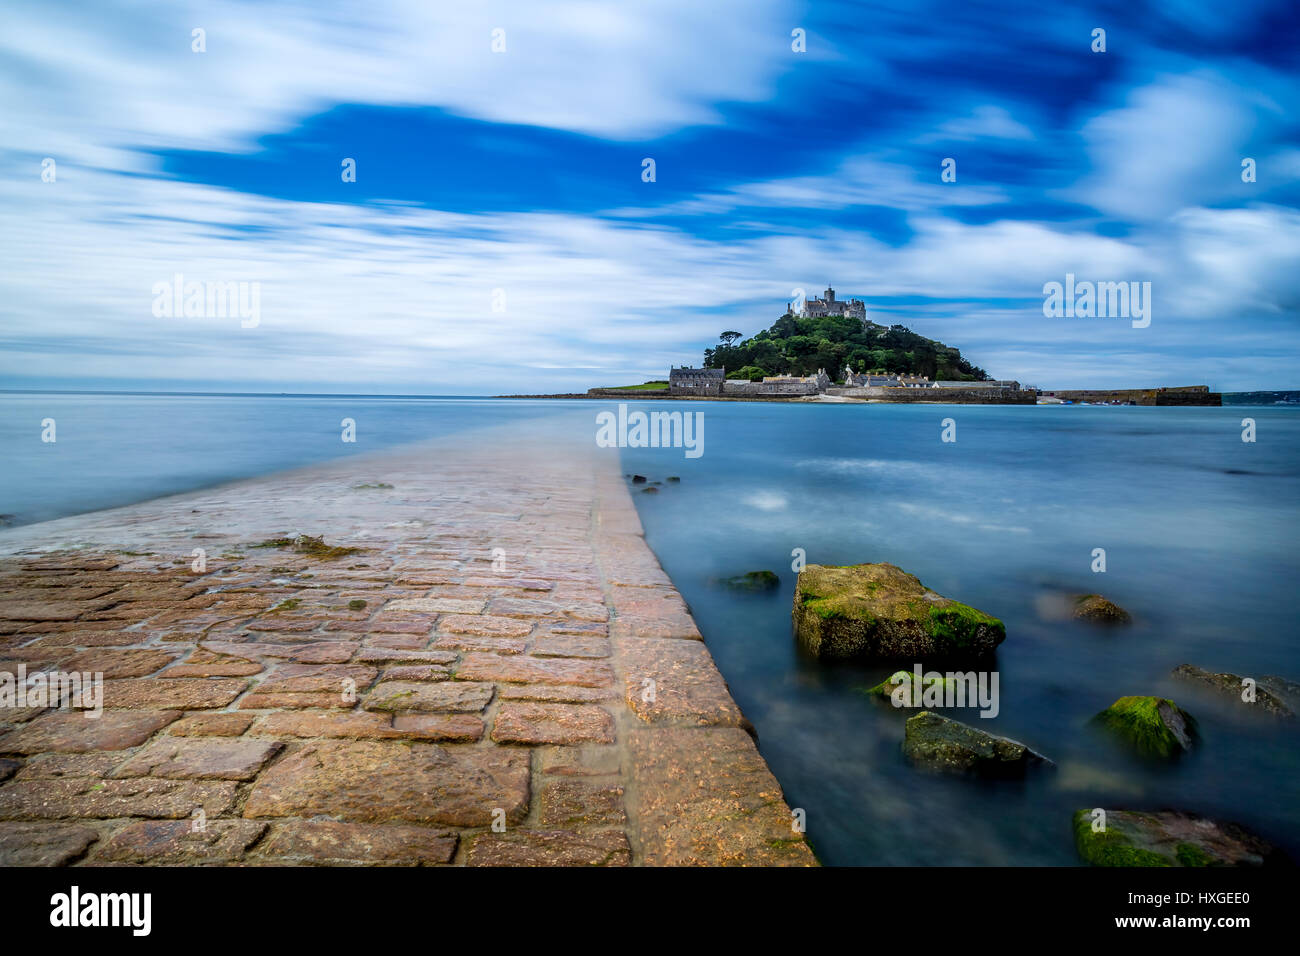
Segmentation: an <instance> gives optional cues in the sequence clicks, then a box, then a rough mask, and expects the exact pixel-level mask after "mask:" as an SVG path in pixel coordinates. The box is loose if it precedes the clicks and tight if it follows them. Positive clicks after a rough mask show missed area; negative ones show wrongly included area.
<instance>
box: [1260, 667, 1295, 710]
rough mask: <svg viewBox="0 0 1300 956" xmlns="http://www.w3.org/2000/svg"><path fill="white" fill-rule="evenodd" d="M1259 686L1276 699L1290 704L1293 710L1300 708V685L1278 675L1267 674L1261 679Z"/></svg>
mask: <svg viewBox="0 0 1300 956" xmlns="http://www.w3.org/2000/svg"><path fill="white" fill-rule="evenodd" d="M1259 686H1260V687H1262V688H1264V689H1265V690H1266V691H1268V692H1269V693H1270V694H1272V695H1273V696H1274V697H1276V698H1278V699H1279V700H1281V701H1283V702H1285V703H1286V704H1288V705H1289V706H1290V707H1291V708H1292V709H1293V710H1294V709H1297V708H1300V684H1297V683H1296V682H1295V681H1293V680H1287V679H1286V678H1285V677H1278V676H1277V675H1276V674H1265V675H1264V676H1263V677H1261V678H1260V679H1259Z"/></svg>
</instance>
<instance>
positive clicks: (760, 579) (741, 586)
mask: <svg viewBox="0 0 1300 956" xmlns="http://www.w3.org/2000/svg"><path fill="white" fill-rule="evenodd" d="M721 583H722V585H723V587H728V588H731V589H732V590H733V591H775V590H776V589H777V588H778V587H780V586H781V579H780V578H779V577H777V576H776V572H774V571H746V572H745V573H744V574H737V575H736V576H735V577H730V578H723V579H722V582H721Z"/></svg>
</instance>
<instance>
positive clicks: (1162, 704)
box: [1092, 697, 1196, 760]
mask: <svg viewBox="0 0 1300 956" xmlns="http://www.w3.org/2000/svg"><path fill="white" fill-rule="evenodd" d="M1092 722H1093V723H1094V724H1095V725H1097V726H1099V727H1101V728H1103V729H1105V730H1107V731H1109V732H1110V733H1112V734H1114V735H1115V736H1116V737H1118V738H1119V739H1121V740H1123V741H1124V742H1125V743H1127V744H1128V745H1129V746H1131V747H1132V748H1133V749H1134V750H1136V751H1137V752H1138V753H1139V754H1141V755H1142V756H1144V757H1158V758H1161V759H1166V760H1167V759H1170V758H1173V757H1177V756H1179V755H1180V754H1182V753H1183V752H1184V751H1187V750H1191V749H1192V745H1193V743H1194V742H1195V740H1196V721H1195V720H1194V719H1193V718H1192V715H1191V714H1189V713H1187V711H1185V710H1183V709H1182V708H1181V707H1179V706H1178V705H1177V704H1175V703H1174V702H1173V701H1172V700H1169V699H1168V698H1165V697H1121V698H1120V699H1119V700H1117V701H1115V703H1113V704H1111V705H1110V706H1109V707H1107V708H1106V709H1105V710H1103V711H1102V712H1101V713H1099V714H1098V715H1097V716H1096V717H1094V718H1092Z"/></svg>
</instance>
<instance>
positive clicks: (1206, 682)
mask: <svg viewBox="0 0 1300 956" xmlns="http://www.w3.org/2000/svg"><path fill="white" fill-rule="evenodd" d="M1171 676H1173V677H1174V678H1175V679H1176V680H1184V681H1189V682H1191V683H1194V684H1197V685H1199V686H1201V687H1208V688H1210V689H1212V690H1215V691H1218V692H1219V693H1220V694H1221V695H1223V696H1224V697H1230V698H1232V699H1233V700H1235V701H1236V702H1237V703H1239V704H1241V705H1242V706H1243V707H1251V708H1255V709H1257V710H1259V711H1261V712H1263V713H1267V714H1272V715H1273V716H1274V717H1288V718H1292V717H1295V712H1294V711H1292V710H1291V708H1290V707H1288V706H1287V705H1286V704H1284V703H1283V702H1282V701H1280V700H1278V698H1277V697H1275V696H1273V694H1271V693H1270V692H1269V691H1268V690H1267V689H1266V688H1265V687H1264V686H1263V685H1264V682H1265V681H1267V680H1268V678H1263V679H1262V680H1261V681H1260V682H1259V684H1258V685H1257V686H1256V687H1255V688H1254V697H1255V699H1254V700H1247V699H1246V698H1244V697H1243V696H1242V695H1243V693H1244V692H1245V690H1246V688H1245V686H1243V683H1242V682H1243V681H1244V679H1245V678H1242V677H1238V676H1237V675H1236V674H1213V673H1211V672H1210V671H1207V670H1202V669H1201V668H1199V667H1193V666H1192V665H1191V664H1180V665H1179V666H1178V667H1175V668H1174V669H1173V673H1172V675H1171Z"/></svg>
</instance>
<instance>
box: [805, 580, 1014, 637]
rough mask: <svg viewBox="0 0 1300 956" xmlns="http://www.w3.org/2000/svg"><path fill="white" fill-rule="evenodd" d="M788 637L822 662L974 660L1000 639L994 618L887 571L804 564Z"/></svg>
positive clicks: (1000, 627)
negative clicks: (824, 659)
mask: <svg viewBox="0 0 1300 956" xmlns="http://www.w3.org/2000/svg"><path fill="white" fill-rule="evenodd" d="M793 618H794V630H795V634H796V635H797V637H798V638H799V641H800V643H801V644H803V646H804V647H805V648H807V649H808V650H809V651H810V652H812V653H813V654H815V655H816V656H818V657H827V658H846V657H862V658H886V659H888V658H908V659H910V660H913V661H924V660H927V659H944V658H947V659H956V658H974V657H980V656H983V655H986V654H989V653H990V652H992V651H993V649H994V648H996V647H997V646H998V645H999V644H1001V643H1002V642H1003V641H1004V640H1006V636H1007V630H1006V627H1005V626H1004V625H1003V623H1002V622H1001V621H999V620H998V619H997V618H995V617H991V616H990V615H988V614H985V613H984V612H983V611H977V610H975V608H973V607H968V606H967V605H965V604H959V603H958V602H957V601H952V600H949V599H948V598H946V597H942V596H940V595H938V594H935V593H934V592H933V591H931V590H930V589H929V588H927V587H926V586H925V585H923V584H922V583H921V582H920V581H918V580H917V579H916V578H915V577H914V576H913V575H911V574H908V573H907V572H906V571H903V570H902V569H900V568H896V567H894V565H892V564H855V565H848V566H845V567H831V566H823V565H820V564H810V565H808V566H807V567H806V568H804V569H803V570H802V571H800V572H799V580H798V582H797V583H796V585H795V589H794V610H793Z"/></svg>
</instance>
